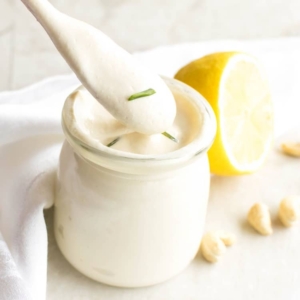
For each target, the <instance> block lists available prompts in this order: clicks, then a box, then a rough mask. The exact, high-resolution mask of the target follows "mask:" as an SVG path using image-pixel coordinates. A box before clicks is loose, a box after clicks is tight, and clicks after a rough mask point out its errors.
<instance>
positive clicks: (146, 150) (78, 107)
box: [64, 87, 201, 154]
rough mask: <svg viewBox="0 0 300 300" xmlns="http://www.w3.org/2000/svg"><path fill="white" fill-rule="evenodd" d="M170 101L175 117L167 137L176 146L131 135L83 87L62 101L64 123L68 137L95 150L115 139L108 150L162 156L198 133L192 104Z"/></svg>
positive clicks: (177, 96) (181, 99) (198, 118)
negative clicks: (173, 107)
mask: <svg viewBox="0 0 300 300" xmlns="http://www.w3.org/2000/svg"><path fill="white" fill-rule="evenodd" d="M174 98H175V100H176V104H177V115H176V118H175V121H174V123H173V125H172V126H171V127H170V128H169V130H168V133H169V134H170V135H172V136H173V137H174V138H176V139H177V140H178V142H177V143H176V142H174V141H173V140H171V139H170V138H168V137H166V136H164V135H162V134H153V135H145V134H141V133H137V132H131V130H130V129H128V128H127V127H126V126H124V125H123V124H122V123H120V122H119V121H118V120H116V119H115V118H114V117H113V116H112V115H111V114H110V113H109V112H108V111H107V110H106V109H105V108H104V107H103V106H101V105H100V104H99V103H98V102H97V101H96V100H95V99H94V98H93V96H92V95H91V94H90V93H89V92H88V91H86V90H85V89H84V88H83V87H81V88H79V89H78V90H76V91H75V92H73V93H72V94H71V95H70V96H69V98H68V99H67V100H66V104H65V109H64V119H65V120H64V121H65V123H66V125H67V127H68V129H69V130H70V131H71V133H72V135H74V136H76V137H77V138H79V139H80V140H81V141H83V142H85V143H86V144H88V145H90V146H92V147H95V148H100V149H101V148H103V145H104V146H106V145H109V144H110V143H111V142H113V141H115V139H117V138H119V139H118V141H117V142H116V143H115V144H114V145H112V146H111V149H116V150H121V151H125V152H131V153H136V154H164V153H168V152H172V151H175V150H177V149H179V148H182V147H184V146H185V145H187V144H189V143H190V142H192V141H193V139H194V138H195V137H196V136H197V135H199V132H200V130H201V116H199V112H198V110H196V109H195V107H194V105H193V103H192V102H191V101H188V99H187V96H184V95H183V94H179V93H175V94H174ZM137 101H139V100H137Z"/></svg>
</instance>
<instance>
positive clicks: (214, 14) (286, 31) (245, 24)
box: [0, 0, 300, 90]
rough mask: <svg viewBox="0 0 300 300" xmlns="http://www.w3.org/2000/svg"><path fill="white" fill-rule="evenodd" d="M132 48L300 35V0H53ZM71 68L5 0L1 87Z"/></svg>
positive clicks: (20, 9) (17, 6)
mask: <svg viewBox="0 0 300 300" xmlns="http://www.w3.org/2000/svg"><path fill="white" fill-rule="evenodd" d="M51 2H52V3H53V4H55V5H56V6H57V8H59V9H60V10H62V11H63V12H66V13H68V14H70V15H71V16H74V17H77V18H80V19H82V20H85V21H88V22H89V23H91V24H93V25H94V26H96V27H98V28H99V29H101V30H103V31H104V32H105V33H107V34H108V35H110V36H111V37H112V38H113V39H115V40H116V41H117V42H118V43H119V44H120V45H122V46H123V47H125V48H126V49H127V50H129V51H136V50H143V49H147V48H151V47H156V46H159V45H164V44H174V43H182V42H192V41H199V40H208V39H227V38H238V39H241V38H242V39H245V38H247V39H248V38H267V37H282V36H292V35H300V0H51ZM68 72H70V70H69V68H68V66H67V65H66V64H65V63H64V61H63V60H62V58H61V57H60V56H59V55H58V53H57V52H56V50H55V49H54V46H52V44H51V42H50V41H49V38H48V37H47V36H46V34H45V33H44V32H43V30H42V29H41V27H40V25H39V24H38V23H37V22H36V21H35V19H34V18H33V17H32V16H31V15H30V14H29V13H28V12H27V11H26V9H25V7H24V6H23V4H22V3H21V0H0V90H5V89H17V88H20V87H23V86H26V85H28V84H31V83H33V82H35V81H37V80H40V79H43V78H45V77H48V76H52V75H57V74H63V73H68Z"/></svg>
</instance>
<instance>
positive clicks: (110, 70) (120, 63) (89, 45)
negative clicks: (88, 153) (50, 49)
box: [22, 0, 176, 134]
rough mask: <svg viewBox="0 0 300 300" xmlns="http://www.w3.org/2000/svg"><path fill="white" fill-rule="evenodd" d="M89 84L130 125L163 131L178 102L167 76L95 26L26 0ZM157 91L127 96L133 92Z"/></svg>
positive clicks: (41, 2) (45, 4) (40, 1)
mask: <svg viewBox="0 0 300 300" xmlns="http://www.w3.org/2000/svg"><path fill="white" fill-rule="evenodd" d="M22 1H23V2H24V4H25V5H26V6H27V7H28V8H29V9H30V10H31V12H32V13H33V14H34V15H35V16H36V18H37V19H38V21H39V22H40V23H41V25H42V26H43V27H44V29H45V30H46V31H47V33H48V35H49V36H50V38H51V39H52V41H53V43H54V44H55V46H56V47H57V49H58V50H59V52H60V53H61V55H62V56H63V57H64V59H65V60H66V61H67V63H68V64H69V66H70V67H71V68H72V70H73V71H74V72H75V74H76V75H77V77H78V78H79V80H80V81H81V82H82V84H83V85H84V86H85V87H86V89H87V90H88V91H89V92H90V93H91V94H92V95H93V96H94V97H95V99H97V101H99V102H100V103H101V104H102V105H103V107H105V108H106V110H108V111H109V112H110V114H111V115H113V116H114V117H115V118H116V119H117V120H119V121H120V122H121V123H123V124H125V125H126V126H127V127H128V128H130V129H131V131H135V132H140V133H144V134H154V133H161V132H164V131H166V130H168V129H169V128H170V126H171V125H172V123H173V121H174V118H175V115H176V104H175V101H174V98H173V96H172V93H171V92H170V90H169V89H168V87H167V86H166V84H165V83H164V81H163V80H162V79H161V78H160V77H159V76H158V75H157V74H155V73H153V72H151V71H150V70H148V69H147V68H145V67H143V66H141V65H140V64H139V63H138V62H136V61H135V59H134V58H133V56H132V55H130V54H129V53H128V52H126V51H125V50H124V49H122V48H121V47H119V46H118V45H117V44H115V43H114V42H113V41H112V40H111V39H110V38H109V37H107V36H106V35H105V34H103V33H102V32H101V31H99V30H97V29H96V28H94V27H92V26H90V25H88V24H86V23H84V22H81V21H79V20H76V19H73V18H71V17H69V16H66V15H64V14H62V13H60V12H59V11H57V10H56V9H55V8H54V7H53V6H52V5H51V4H50V3H49V2H48V1H45V0H22ZM150 88H151V89H153V90H154V91H155V92H156V93H155V94H153V95H151V96H147V97H143V98H139V99H138V100H133V101H128V98H129V97H130V96H132V95H133V94H136V93H139V92H142V91H145V90H148V89H150Z"/></svg>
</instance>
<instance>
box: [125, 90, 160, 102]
mask: <svg viewBox="0 0 300 300" xmlns="http://www.w3.org/2000/svg"><path fill="white" fill-rule="evenodd" d="M155 93H156V92H155V91H154V90H153V89H148V90H145V91H142V92H139V93H136V94H133V95H131V96H130V97H129V98H128V101H132V100H135V99H138V98H142V97H148V96H151V95H153V94H155Z"/></svg>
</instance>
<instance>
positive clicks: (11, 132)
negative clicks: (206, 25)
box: [0, 39, 300, 300]
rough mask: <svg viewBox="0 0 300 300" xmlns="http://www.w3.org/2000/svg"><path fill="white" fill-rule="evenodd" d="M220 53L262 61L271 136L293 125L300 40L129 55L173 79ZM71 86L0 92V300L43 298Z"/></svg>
mask: <svg viewBox="0 0 300 300" xmlns="http://www.w3.org/2000/svg"><path fill="white" fill-rule="evenodd" d="M223 50H241V51H245V52H249V53H251V54H254V55H255V56H257V57H258V58H259V59H260V60H261V62H262V63H263V65H264V67H265V69H266V71H267V73H268V76H269V79H270V85H271V89H272V93H273V99H274V104H275V118H276V119H275V133H276V136H278V135H280V134H282V133H283V132H285V131H287V130H289V129H290V128H294V127H297V126H299V123H300V118H299V112H300V90H299V89H300V55H299V53H300V39H285V40H273V41H256V42H255V41H254V42H237V41H221V42H208V43H195V44H184V45H177V46H171V47H167V48H166V47H162V48H159V49H156V50H155V51H148V52H144V53H137V54H136V57H137V58H138V59H139V60H141V61H142V62H144V63H145V64H147V65H149V67H150V68H153V69H154V70H155V71H157V72H158V73H160V74H163V75H166V76H173V75H174V73H175V72H176V71H177V70H178V69H179V68H180V67H181V66H182V65H184V64H185V63H187V62H189V61H191V60H193V59H195V58H198V57H200V56H203V55H205V54H207V53H210V52H215V51H223ZM78 84H79V82H78V80H77V79H76V78H75V76H73V75H71V76H61V77H56V78H53V79H50V80H46V81H43V82H41V83H39V84H36V85H33V86H31V87H29V88H26V89H23V90H20V91H17V92H5V93H2V94H0V234H1V236H0V299H1V300H19V299H20V300H27V299H30V300H43V299H45V298H46V271H47V233H46V227H45V222H44V218H43V209H44V208H47V207H50V206H51V205H52V204H53V201H54V193H53V191H54V182H55V172H56V168H57V163H58V156H59V151H60V147H61V143H62V141H63V134H62V131H61V127H60V115H61V109H62V105H63V102H64V99H65V98H66V96H67V95H68V94H69V93H70V92H71V91H72V90H73V89H74V88H76V87H77V86H78ZM299 128H300V126H299Z"/></svg>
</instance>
